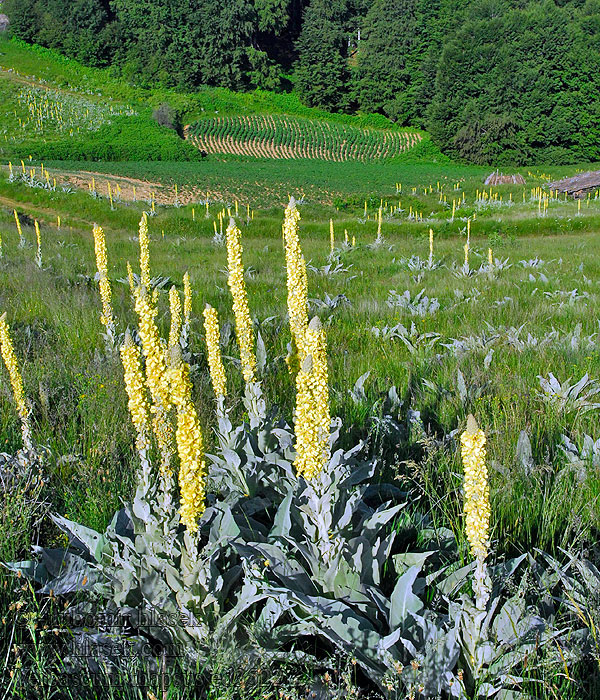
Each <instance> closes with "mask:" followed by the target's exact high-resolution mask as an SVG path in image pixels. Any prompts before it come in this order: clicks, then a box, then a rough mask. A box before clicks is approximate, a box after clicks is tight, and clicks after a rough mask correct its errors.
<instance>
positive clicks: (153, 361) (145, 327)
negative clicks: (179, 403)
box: [134, 287, 173, 477]
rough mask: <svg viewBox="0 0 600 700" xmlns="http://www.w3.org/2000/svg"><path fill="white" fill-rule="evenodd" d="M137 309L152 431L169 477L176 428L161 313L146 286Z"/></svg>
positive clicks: (137, 295) (139, 292) (137, 297)
mask: <svg viewBox="0 0 600 700" xmlns="http://www.w3.org/2000/svg"><path fill="white" fill-rule="evenodd" d="M134 296H135V310H136V312H137V314H138V317H139V320H140V323H139V334H140V338H141V340H142V351H143V353H144V357H145V358H146V384H147V385H148V389H149V390H150V395H151V397H152V409H151V410H152V413H153V414H154V417H153V421H152V428H153V430H154V435H155V436H156V441H157V442H158V447H159V450H160V453H161V457H162V461H161V473H162V474H163V476H166V477H170V476H171V475H172V474H171V466H170V464H171V456H172V453H173V449H172V444H173V429H172V427H171V424H170V422H169V417H168V410H169V407H170V405H171V397H170V390H169V384H168V381H167V379H166V372H167V365H166V361H165V349H166V348H165V344H164V341H163V340H162V339H161V337H160V335H159V333H158V328H157V327H156V323H155V320H154V319H155V317H156V315H157V313H158V310H157V308H156V306H155V305H154V304H153V303H152V301H151V297H150V295H149V294H148V293H147V291H146V288H145V287H139V288H137V289H136V290H135V294H134Z"/></svg>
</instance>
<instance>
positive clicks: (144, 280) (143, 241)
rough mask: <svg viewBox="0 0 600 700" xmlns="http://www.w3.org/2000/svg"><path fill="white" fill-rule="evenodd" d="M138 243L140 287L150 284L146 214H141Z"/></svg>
mask: <svg viewBox="0 0 600 700" xmlns="http://www.w3.org/2000/svg"><path fill="white" fill-rule="evenodd" d="M139 243H140V284H141V285H142V287H148V286H149V285H150V242H149V238H148V216H147V215H146V212H144V213H143V214H142V218H141V219H140V228H139Z"/></svg>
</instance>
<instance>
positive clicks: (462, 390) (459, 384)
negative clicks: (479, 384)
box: [456, 370, 467, 403]
mask: <svg viewBox="0 0 600 700" xmlns="http://www.w3.org/2000/svg"><path fill="white" fill-rule="evenodd" d="M456 389H457V391H458V395H459V397H460V400H461V401H462V402H463V403H466V401H467V385H466V384H465V378H464V377H463V373H462V372H461V371H460V370H457V372H456Z"/></svg>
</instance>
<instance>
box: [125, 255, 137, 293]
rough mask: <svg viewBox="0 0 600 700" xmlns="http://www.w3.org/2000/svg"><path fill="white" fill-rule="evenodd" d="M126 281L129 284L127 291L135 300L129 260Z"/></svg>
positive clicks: (133, 281)
mask: <svg viewBox="0 0 600 700" xmlns="http://www.w3.org/2000/svg"><path fill="white" fill-rule="evenodd" d="M127 281H128V282H129V291H130V292H131V296H132V297H134V298H135V279H134V277H133V269H132V267H131V263H130V262H129V260H128V261H127Z"/></svg>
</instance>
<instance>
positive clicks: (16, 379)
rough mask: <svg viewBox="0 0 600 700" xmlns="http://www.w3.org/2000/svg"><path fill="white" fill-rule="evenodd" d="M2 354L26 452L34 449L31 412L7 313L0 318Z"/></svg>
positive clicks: (0, 347) (0, 351)
mask: <svg viewBox="0 0 600 700" xmlns="http://www.w3.org/2000/svg"><path fill="white" fill-rule="evenodd" d="M0 353H1V354H2V359H3V360H4V364H5V365H6V369H7V370H8V375H9V377H10V385H11V387H12V390H13V397H14V399H15V404H16V405H17V413H18V414H19V417H20V418H21V434H22V436H23V447H24V448H25V449H26V450H31V449H32V442H31V429H30V427H29V411H28V410H27V404H26V403H25V392H24V390H23V379H22V377H21V373H20V372H19V366H18V364H17V356H16V355H15V350H14V348H13V344H12V340H11V338H10V330H9V327H8V323H7V322H6V312H5V313H3V314H2V316H0Z"/></svg>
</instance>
